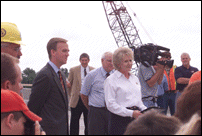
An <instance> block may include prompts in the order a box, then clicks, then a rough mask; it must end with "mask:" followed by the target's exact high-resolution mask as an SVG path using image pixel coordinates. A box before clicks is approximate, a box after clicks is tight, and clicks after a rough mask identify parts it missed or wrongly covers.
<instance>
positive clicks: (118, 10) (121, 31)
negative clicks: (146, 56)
mask: <svg viewBox="0 0 202 136" xmlns="http://www.w3.org/2000/svg"><path fill="white" fill-rule="evenodd" d="M102 3H103V7H104V10H105V14H106V17H107V21H108V24H109V27H110V29H111V31H112V34H113V36H114V39H115V41H116V44H117V46H118V47H123V46H128V47H135V48H136V47H140V46H141V45H142V41H141V39H140V37H139V34H138V31H137V29H136V27H135V25H134V24H133V21H132V19H131V17H130V15H129V13H128V11H127V10H126V7H125V6H124V5H123V3H122V2H121V1H102ZM136 65H137V63H136ZM137 66H138V65H137ZM132 72H135V74H137V67H134V65H133V68H132Z"/></svg>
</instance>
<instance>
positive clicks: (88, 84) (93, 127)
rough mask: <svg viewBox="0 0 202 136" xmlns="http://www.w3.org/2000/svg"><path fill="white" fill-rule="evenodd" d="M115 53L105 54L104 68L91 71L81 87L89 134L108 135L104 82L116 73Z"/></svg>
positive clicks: (103, 57)
mask: <svg viewBox="0 0 202 136" xmlns="http://www.w3.org/2000/svg"><path fill="white" fill-rule="evenodd" d="M112 56H113V53H111V52H105V53H104V54H103V56H102V58H101V61H102V67H100V68H97V69H94V70H92V71H90V72H89V73H88V74H87V76H86V77H85V79H84V82H83V85H82V87H81V92H80V94H81V99H82V101H83V103H84V105H85V106H86V107H87V109H88V134H89V135H107V134H108V110H107V108H106V105H105V96H104V80H105V79H106V78H107V77H108V76H109V75H110V74H112V73H113V72H114V70H113V69H114V67H113V64H112Z"/></svg>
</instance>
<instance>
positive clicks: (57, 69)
mask: <svg viewBox="0 0 202 136" xmlns="http://www.w3.org/2000/svg"><path fill="white" fill-rule="evenodd" d="M48 63H49V64H50V65H51V67H52V68H53V70H54V71H55V73H58V71H59V70H60V69H59V68H58V67H57V66H56V65H55V64H54V63H53V62H52V61H49V62H48Z"/></svg>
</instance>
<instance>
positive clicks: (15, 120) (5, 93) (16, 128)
mask: <svg viewBox="0 0 202 136" xmlns="http://www.w3.org/2000/svg"><path fill="white" fill-rule="evenodd" d="M41 120H42V118H41V117H39V116H37V115H36V114H34V113H33V112H31V111H30V110H29V108H28V107H27V105H26V103H25V102H24V100H23V98H22V97H21V96H20V95H19V94H17V93H16V92H13V91H9V90H4V89H1V135H24V134H28V133H26V130H29V128H27V127H28V126H26V125H25V124H26V123H27V122H33V123H32V124H33V125H34V122H35V133H34V134H35V135H45V132H44V131H41V132H40V125H39V122H40V121H41Z"/></svg>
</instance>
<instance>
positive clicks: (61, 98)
mask: <svg viewBox="0 0 202 136" xmlns="http://www.w3.org/2000/svg"><path fill="white" fill-rule="evenodd" d="M66 42H67V40H65V39H63V38H52V39H50V41H49V42H48V44H47V50H48V55H49V59H50V61H49V62H48V63H47V64H46V65H45V66H44V67H43V68H42V69H41V70H40V71H39V72H38V73H37V76H36V78H35V80H34V82H33V86H32V90H31V95H30V98H29V102H28V107H29V109H30V110H31V111H33V112H34V113H36V114H37V115H39V116H40V117H42V121H41V122H40V124H41V127H42V128H43V130H44V131H45V132H46V134H47V135H68V134H69V129H68V97H67V86H66V83H65V75H64V73H62V72H61V74H62V78H60V77H61V75H60V74H58V71H60V67H61V66H62V65H63V64H66V62H67V57H68V56H69V48H68V44H67V43H66ZM61 79H63V81H62V82H61Z"/></svg>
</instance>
